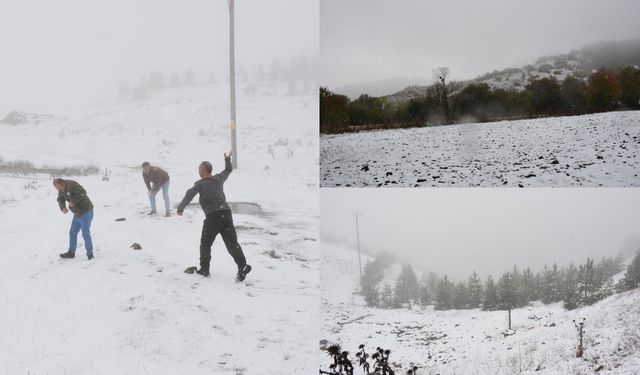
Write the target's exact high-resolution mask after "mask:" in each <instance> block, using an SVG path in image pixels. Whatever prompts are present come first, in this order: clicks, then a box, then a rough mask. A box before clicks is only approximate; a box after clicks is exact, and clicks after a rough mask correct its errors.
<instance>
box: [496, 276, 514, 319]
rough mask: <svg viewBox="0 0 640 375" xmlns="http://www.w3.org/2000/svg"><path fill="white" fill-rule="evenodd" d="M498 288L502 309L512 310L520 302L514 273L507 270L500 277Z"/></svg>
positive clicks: (499, 304) (499, 302) (499, 303)
mask: <svg viewBox="0 0 640 375" xmlns="http://www.w3.org/2000/svg"><path fill="white" fill-rule="evenodd" d="M497 289H498V306H499V307H500V309H502V310H511V309H513V308H515V307H516V306H517V304H518V296H517V294H516V285H515V282H514V276H513V273H511V272H507V273H505V274H503V275H502V277H500V280H499V281H498V285H497Z"/></svg>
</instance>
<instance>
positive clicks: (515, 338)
mask: <svg viewBox="0 0 640 375" xmlns="http://www.w3.org/2000/svg"><path fill="white" fill-rule="evenodd" d="M321 261H322V266H321V267H322V270H323V272H322V275H321V286H322V292H321V293H322V307H321V310H322V313H321V315H322V324H323V325H322V334H321V339H323V340H327V342H337V343H340V344H341V345H342V348H343V349H344V350H348V351H350V352H351V353H355V352H356V350H357V348H358V345H360V344H364V345H365V347H366V348H368V351H369V352H371V351H373V350H374V349H375V348H376V347H378V346H380V347H382V348H384V349H390V350H391V357H390V359H391V361H392V362H394V363H395V364H396V365H398V367H397V368H398V370H399V371H397V372H396V373H398V374H404V373H405V372H406V370H407V368H408V366H409V365H410V364H415V365H417V366H418V367H419V370H418V372H417V373H418V374H425V375H426V374H441V375H446V374H505V375H506V374H590V373H596V372H595V370H596V369H598V368H600V369H599V370H598V372H597V373H600V374H637V373H640V309H639V308H638V306H639V304H640V290H636V291H631V292H626V293H621V294H616V295H614V296H612V297H609V298H607V299H605V300H602V301H600V302H598V303H597V304H595V305H592V306H588V307H584V308H581V309H577V310H573V311H565V310H564V309H563V308H562V306H561V305H560V304H553V305H543V304H539V303H537V304H535V305H534V306H532V307H528V308H522V309H516V310H513V311H512V328H513V329H514V330H515V334H513V335H511V336H504V335H503V334H502V333H503V332H504V331H505V330H506V328H507V313H506V312H505V311H492V312H486V311H481V310H479V309H474V310H452V311H434V310H433V308H432V307H428V308H424V309H423V308H420V307H414V309H413V310H408V309H395V310H382V309H371V308H368V307H366V306H365V304H364V302H363V300H362V298H361V297H360V296H358V295H356V294H355V293H354V291H355V290H357V286H358V277H357V272H354V270H356V271H357V253H356V252H355V251H353V250H351V249H348V248H344V247H341V246H336V245H326V244H322V245H321ZM337 286H339V287H337ZM581 318H586V321H585V336H584V347H585V351H584V356H583V358H575V350H576V346H577V331H576V328H575V327H574V323H573V320H574V319H575V320H579V319H581ZM352 358H354V357H353V356H352ZM329 363H330V361H329V357H328V356H326V355H321V356H320V365H321V368H327V367H328V365H329ZM400 366H402V367H400ZM362 373H363V372H362V371H361V369H358V370H357V371H356V374H358V375H359V374H362Z"/></svg>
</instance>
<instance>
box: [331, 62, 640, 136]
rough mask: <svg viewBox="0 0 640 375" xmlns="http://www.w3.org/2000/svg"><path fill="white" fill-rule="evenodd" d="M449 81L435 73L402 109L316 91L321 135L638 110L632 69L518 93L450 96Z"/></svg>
mask: <svg viewBox="0 0 640 375" xmlns="http://www.w3.org/2000/svg"><path fill="white" fill-rule="evenodd" d="M448 75H449V70H448V69H447V68H438V69H436V70H435V71H434V81H435V82H436V83H435V84H433V85H431V86H428V87H427V90H426V95H425V96H422V97H417V98H413V99H410V100H408V101H405V102H401V103H394V102H392V101H390V100H389V99H388V98H387V97H373V96H369V95H367V94H362V95H360V97H358V98H357V99H355V100H349V98H348V97H346V96H344V95H339V94H336V93H333V92H332V91H331V90H329V89H328V88H326V87H321V88H320V131H321V132H323V133H339V132H346V131H354V130H358V127H362V126H365V125H370V124H382V125H383V127H384V125H385V124H386V125H389V127H392V125H397V124H399V123H400V124H403V125H405V126H424V125H434V124H453V123H458V122H469V121H471V122H487V121H496V120H503V119H512V118H535V117H544V116H559V115H579V114H586V113H596V112H606V111H613V110H618V109H640V69H639V68H637V67H632V66H627V67H624V68H620V69H616V70H608V69H605V68H601V69H599V70H597V71H595V72H593V73H592V74H591V75H589V76H588V77H587V78H586V79H580V78H576V77H574V76H568V77H566V78H565V79H564V80H562V81H558V80H556V79H555V78H541V79H536V80H533V81H530V82H529V84H528V85H527V86H526V87H525V89H524V90H521V91H518V90H515V89H511V90H505V89H499V88H491V87H490V86H489V85H488V84H486V83H471V84H468V85H466V86H464V87H463V88H461V89H458V90H456V91H455V93H453V94H450V93H449V92H450V91H452V89H453V88H457V86H458V84H451V83H449V82H447V78H448Z"/></svg>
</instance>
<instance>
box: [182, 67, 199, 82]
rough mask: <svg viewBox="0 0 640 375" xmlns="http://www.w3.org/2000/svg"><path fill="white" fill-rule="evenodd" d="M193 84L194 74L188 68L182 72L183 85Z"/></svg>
mask: <svg viewBox="0 0 640 375" xmlns="http://www.w3.org/2000/svg"><path fill="white" fill-rule="evenodd" d="M195 84H196V77H195V74H193V71H192V70H191V69H189V70H187V72H186V73H185V74H184V85H185V86H193V85H195Z"/></svg>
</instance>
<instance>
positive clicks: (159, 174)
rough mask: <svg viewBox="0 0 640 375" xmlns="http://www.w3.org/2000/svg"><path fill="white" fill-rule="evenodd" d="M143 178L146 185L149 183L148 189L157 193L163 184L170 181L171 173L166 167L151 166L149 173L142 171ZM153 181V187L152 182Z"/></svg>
mask: <svg viewBox="0 0 640 375" xmlns="http://www.w3.org/2000/svg"><path fill="white" fill-rule="evenodd" d="M142 178H143V179H144V183H145V185H147V189H149V190H151V191H153V192H154V193H157V192H158V191H160V188H161V187H162V185H164V183H165V182H167V181H169V173H167V172H166V171H165V170H164V169H162V168H158V167H151V168H150V169H149V173H144V172H142ZM152 182H153V187H152V186H151V183H152Z"/></svg>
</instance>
